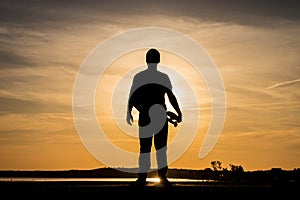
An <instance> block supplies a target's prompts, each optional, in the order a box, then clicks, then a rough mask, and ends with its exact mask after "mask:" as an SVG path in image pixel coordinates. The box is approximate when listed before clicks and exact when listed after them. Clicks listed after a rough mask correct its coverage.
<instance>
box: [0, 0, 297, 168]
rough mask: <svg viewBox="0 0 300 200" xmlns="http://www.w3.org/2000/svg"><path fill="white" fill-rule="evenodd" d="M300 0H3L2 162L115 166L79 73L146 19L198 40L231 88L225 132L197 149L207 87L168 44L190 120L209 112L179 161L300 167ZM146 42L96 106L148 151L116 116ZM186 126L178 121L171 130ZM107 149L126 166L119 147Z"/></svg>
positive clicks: (117, 70)
mask: <svg viewBox="0 0 300 200" xmlns="http://www.w3.org/2000/svg"><path fill="white" fill-rule="evenodd" d="M299 11H300V3H299V1H297V0H274V1H272V0H252V1H251V0H228V1H222V0H210V1H204V0H187V1H171V0H165V1H162V0H152V1H143V0H141V1H139V0H128V1H121V0H105V1H102V0H100V1H96V0H95V1H92V0H87V1H79V0H75V1H66V0H61V1H57V0H51V1H50V0H49V1H48V0H45V1H37V0H27V1H16V0H15V1H14V0H12V1H8V0H2V1H1V2H0V170H6V169H11V170H31V169H34V170H36V169H38V170H48V169H50V170H61V169H62V170H68V169H94V168H100V167H106V165H105V164H104V163H101V162H100V161H99V160H97V158H95V157H94V156H93V154H92V153H91V152H89V150H88V149H87V148H86V147H85V145H84V144H83V142H82V140H81V137H80V136H79V134H78V131H77V129H76V126H75V123H74V117H73V112H72V109H73V108H72V98H73V87H74V83H75V80H76V77H77V73H78V70H79V69H80V67H81V66H82V64H83V63H84V61H85V59H86V58H87V57H88V55H89V54H90V53H91V52H92V51H93V50H94V49H95V48H96V47H97V45H99V44H101V43H102V42H103V41H105V40H107V39H109V38H111V37H112V36H114V35H116V34H120V33H123V32H126V31H128V30H131V29H136V28H144V27H158V28H163V29H170V30H174V31H177V32H180V33H182V34H185V35H187V36H188V37H190V38H192V39H193V40H194V41H196V42H197V43H198V44H199V45H200V46H202V47H203V49H205V51H206V52H207V53H208V55H209V56H210V58H211V59H212V60H213V62H214V64H215V65H216V66H217V69H218V70H219V72H220V75H221V77H222V80H223V84H224V88H225V92H226V118H225V122H224V127H223V130H222V133H221V135H220V137H219V139H218V141H217V143H216V145H215V146H214V148H213V149H212V151H211V152H210V153H209V154H208V155H206V156H205V157H204V158H199V149H200V147H201V145H202V142H203V140H204V137H205V133H206V131H207V129H208V127H209V122H210V119H211V109H212V108H211V102H210V100H211V99H210V96H209V92H208V90H207V87H206V85H205V81H204V80H203V79H202V78H201V77H200V76H197V73H196V72H195V71H193V70H194V68H193V66H191V64H190V63H189V62H188V61H186V60H184V59H183V58H180V57H179V56H178V55H175V54H173V53H172V52H168V51H164V50H162V51H161V56H162V57H161V65H162V67H161V70H162V71H163V70H165V71H166V72H167V73H169V75H170V79H171V81H172V84H173V86H174V93H175V95H176V96H177V98H178V101H179V103H180V106H181V107H182V110H183V122H182V124H181V125H180V127H184V126H188V124H189V123H192V122H193V119H194V116H195V113H198V111H199V113H200V114H199V116H198V117H199V124H198V129H197V134H196V135H195V138H194V139H193V143H192V144H191V146H190V147H189V148H188V149H187V150H186V151H185V153H184V154H183V155H182V156H181V157H180V158H179V159H178V160H176V161H175V162H173V163H171V164H170V168H189V169H204V168H207V167H210V166H211V165H210V162H211V161H215V160H219V161H221V162H222V166H223V167H227V168H229V164H234V165H241V166H243V168H244V170H258V169H261V170H265V169H271V168H275V167H280V168H283V169H288V170H290V169H294V168H299V167H300V123H299V119H300V93H299V91H300V56H299V55H300V54H299V53H300V37H299V36H300V12H299ZM140 37H143V35H141V36H140ZM128 45H129V44H128ZM146 51H147V49H139V50H135V51H132V52H129V53H128V54H126V55H122V56H120V57H119V58H116V59H115V60H113V61H112V63H111V64H110V65H109V66H107V69H106V70H105V72H104V74H103V76H102V77H101V79H100V80H99V84H98V86H97V90H96V91H95V105H94V106H95V110H96V116H97V119H98V122H99V124H100V125H101V126H102V127H103V130H104V132H105V134H106V136H107V138H108V139H109V140H110V141H111V142H112V143H114V144H115V145H117V146H119V147H120V148H122V149H124V150H126V151H130V152H138V139H137V138H136V137H131V136H128V135H127V134H124V130H123V129H122V127H123V128H124V129H127V128H128V129H130V127H128V126H125V125H121V127H118V124H117V123H116V119H115V118H114V117H116V116H115V115H114V112H115V111H119V112H118V113H121V114H120V116H121V118H122V115H124V121H123V122H122V123H124V124H125V110H126V108H125V106H126V101H127V98H128V92H129V85H130V84H131V79H130V77H132V75H133V74H134V73H135V72H137V71H139V70H140V69H142V68H141V66H143V65H145V57H144V56H145V53H146ZM98 61H99V63H100V62H101V57H99V60H97V59H96V60H94V62H95V63H97V62H98ZM200 68H201V67H200ZM188 87H190V89H191V90H190V91H188V90H186V88H188ZM191 91H193V94H194V95H195V98H196V100H197V105H195V103H193V102H192V101H191V99H192V97H191V96H190V94H191ZM87 126H88V124H87ZM180 127H179V128H180ZM179 128H177V129H176V128H174V127H171V126H170V135H169V136H170V137H169V140H170V142H171V141H172V139H173V138H174V137H176V133H177V131H178V129H179ZM185 130H188V129H185ZM186 137H190V134H188V133H187V135H186ZM186 139H189V138H186ZM179 145H180V144H179ZM169 150H170V151H171V150H172V149H169ZM101 153H102V154H106V155H109V156H111V157H112V158H113V157H115V158H116V159H117V160H118V161H117V162H118V163H119V165H120V167H122V162H123V161H122V159H120V158H119V157H118V155H113V153H112V152H109V151H108V150H107V151H104V152H101ZM124 162H125V161H124Z"/></svg>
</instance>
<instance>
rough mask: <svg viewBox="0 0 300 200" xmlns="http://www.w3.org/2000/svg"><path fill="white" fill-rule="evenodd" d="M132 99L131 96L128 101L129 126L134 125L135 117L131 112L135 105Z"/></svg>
mask: <svg viewBox="0 0 300 200" xmlns="http://www.w3.org/2000/svg"><path fill="white" fill-rule="evenodd" d="M130 97H131V96H129V100H128V106H127V116H126V121H127V124H129V125H132V122H133V116H132V114H131V111H132V108H133V104H132V100H131V98H130Z"/></svg>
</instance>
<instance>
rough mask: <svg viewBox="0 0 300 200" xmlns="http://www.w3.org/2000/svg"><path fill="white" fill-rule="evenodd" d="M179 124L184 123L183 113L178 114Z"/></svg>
mask: <svg viewBox="0 0 300 200" xmlns="http://www.w3.org/2000/svg"><path fill="white" fill-rule="evenodd" d="M177 122H178V123H180V122H182V113H181V112H180V113H178V119H177Z"/></svg>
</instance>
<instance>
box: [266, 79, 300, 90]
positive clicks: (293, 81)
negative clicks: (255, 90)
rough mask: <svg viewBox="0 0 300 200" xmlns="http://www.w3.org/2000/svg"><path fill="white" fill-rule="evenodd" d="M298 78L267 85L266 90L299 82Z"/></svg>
mask: <svg viewBox="0 0 300 200" xmlns="http://www.w3.org/2000/svg"><path fill="white" fill-rule="evenodd" d="M299 82H300V79H299V78H298V79H295V80H291V81H285V82H280V83H275V84H274V85H271V86H269V87H267V89H268V90H270V89H274V88H279V87H286V86H289V85H292V84H295V83H299Z"/></svg>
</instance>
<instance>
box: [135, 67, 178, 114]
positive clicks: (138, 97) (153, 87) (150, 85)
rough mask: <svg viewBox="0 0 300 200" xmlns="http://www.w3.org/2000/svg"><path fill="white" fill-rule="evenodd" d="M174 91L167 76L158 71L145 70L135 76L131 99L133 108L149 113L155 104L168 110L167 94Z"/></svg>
mask: <svg viewBox="0 0 300 200" xmlns="http://www.w3.org/2000/svg"><path fill="white" fill-rule="evenodd" d="M167 90H172V84H171V81H170V78H169V76H168V75H167V74H165V73H162V72H160V71H157V70H148V69H147V70H144V71H141V72H139V73H137V74H136V75H135V76H134V79H133V83H132V87H131V92H130V98H132V99H131V100H132V101H133V106H134V107H135V108H136V109H137V110H139V111H140V112H144V111H145V112H146V111H147V112H148V110H149V108H150V107H151V106H152V105H154V104H160V105H162V106H163V107H164V108H166V104H165V94H166V92H167Z"/></svg>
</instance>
